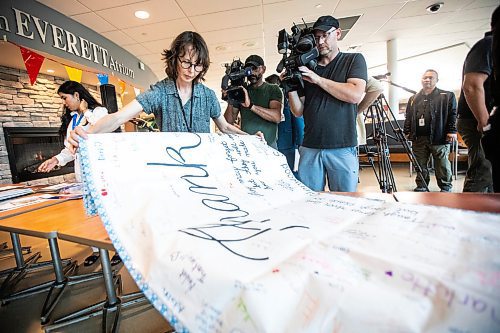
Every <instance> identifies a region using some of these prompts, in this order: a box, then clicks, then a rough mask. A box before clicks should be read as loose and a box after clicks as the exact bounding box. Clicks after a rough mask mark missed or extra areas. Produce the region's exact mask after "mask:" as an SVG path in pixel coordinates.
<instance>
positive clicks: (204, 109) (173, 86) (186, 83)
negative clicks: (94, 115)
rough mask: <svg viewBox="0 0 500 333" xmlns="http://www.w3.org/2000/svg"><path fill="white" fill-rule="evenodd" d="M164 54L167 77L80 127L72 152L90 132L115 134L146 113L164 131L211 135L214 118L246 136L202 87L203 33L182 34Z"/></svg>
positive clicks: (206, 63) (223, 128)
mask: <svg viewBox="0 0 500 333" xmlns="http://www.w3.org/2000/svg"><path fill="white" fill-rule="evenodd" d="M162 55H163V60H164V61H165V73H166V74H167V78H165V79H163V80H161V81H159V82H157V83H156V84H154V85H152V86H151V87H150V89H149V90H147V91H145V92H144V93H142V94H140V95H139V96H137V97H136V98H135V99H134V100H133V101H132V102H130V103H128V104H127V105H126V106H125V107H123V108H122V109H121V110H120V111H118V112H115V113H112V114H109V115H107V116H105V117H104V118H102V119H101V120H100V121H98V122H97V123H96V124H94V125H93V126H91V127H90V128H88V129H87V130H85V129H84V128H82V127H77V128H76V129H75V130H74V131H72V132H71V136H70V138H69V142H70V143H71V145H72V149H73V150H74V149H76V148H77V147H78V142H79V140H80V139H81V138H84V139H85V138H86V137H87V133H109V132H112V131H113V130H114V129H116V128H118V127H119V126H120V125H122V124H123V123H125V122H127V121H129V120H130V119H132V118H135V117H137V116H138V115H139V114H140V113H141V112H142V111H143V110H144V112H146V113H147V114H151V113H153V114H154V115H155V118H156V119H158V120H157V124H158V126H159V128H160V131H162V132H191V133H210V119H213V121H214V122H215V124H216V125H217V127H218V128H219V130H220V131H221V132H223V133H229V134H247V133H245V132H243V131H241V130H240V129H238V128H236V127H235V126H233V125H231V124H228V122H227V121H226V119H225V118H224V116H223V115H222V114H221V109H220V105H219V101H218V100H217V97H216V96H215V92H214V91H213V90H211V89H209V88H208V87H206V86H205V85H203V84H202V81H203V80H204V75H205V73H206V72H207V71H208V67H209V65H210V57H209V53H208V47H207V44H206V43H205V40H204V39H203V37H201V35H200V34H198V33H196V32H193V31H184V32H182V33H181V34H179V35H178V36H177V37H176V38H175V39H174V40H173V41H172V44H171V46H170V49H169V50H164V51H163V53H162ZM257 135H259V133H257Z"/></svg>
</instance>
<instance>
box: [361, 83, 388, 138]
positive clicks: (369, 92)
mask: <svg viewBox="0 0 500 333" xmlns="http://www.w3.org/2000/svg"><path fill="white" fill-rule="evenodd" d="M383 91H384V87H383V86H382V84H381V83H380V81H378V80H376V79H374V78H373V77H371V76H370V77H368V81H367V82H366V88H365V96H364V97H363V99H362V100H361V102H359V104H358V115H357V117H356V133H357V137H358V146H362V145H366V127H365V114H366V111H367V110H368V108H369V107H370V105H372V104H373V102H375V100H376V99H377V97H378V96H379V95H380V94H381V93H382V92H383Z"/></svg>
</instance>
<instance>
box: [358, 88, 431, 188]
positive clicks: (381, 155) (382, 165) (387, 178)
mask: <svg viewBox="0 0 500 333" xmlns="http://www.w3.org/2000/svg"><path fill="white" fill-rule="evenodd" d="M389 115H390V117H389ZM366 117H370V118H371V119H372V130H373V131H372V137H373V141H374V142H375V145H376V147H377V152H376V153H373V152H369V151H368V148H366V154H367V158H368V162H369V163H370V165H371V167H372V168H373V171H374V173H375V177H376V178H377V182H378V183H379V185H380V189H381V190H382V193H392V192H397V188H396V182H395V180H394V174H393V172H392V166H391V160H390V151H389V146H388V143H387V138H388V137H390V138H391V139H393V140H395V141H397V142H399V143H401V144H402V146H403V148H404V150H405V153H406V154H407V155H408V158H409V159H410V162H411V163H412V164H413V165H414V166H415V170H416V173H417V177H419V179H420V180H421V181H422V183H423V184H424V185H425V189H426V190H427V192H429V188H428V187H427V183H426V182H425V179H424V176H423V174H422V168H421V167H420V165H419V164H418V161H417V158H416V157H415V154H413V151H412V150H411V147H410V144H409V142H408V140H407V139H406V137H405V136H404V133H403V130H402V129H401V126H399V124H398V122H397V119H396V117H395V116H394V113H393V112H392V110H391V108H390V107H389V103H387V100H386V98H385V96H384V94H380V95H379V96H378V97H377V99H376V100H375V102H373V104H372V105H370V107H369V108H368V111H367V114H366ZM391 120H394V121H391ZM386 122H387V123H389V125H390V126H391V128H392V132H393V133H394V135H395V137H393V136H391V135H389V134H387V130H386V127H385V123H386ZM374 157H377V159H378V170H377V168H375V163H374Z"/></svg>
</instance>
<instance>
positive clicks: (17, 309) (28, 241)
mask: <svg viewBox="0 0 500 333" xmlns="http://www.w3.org/2000/svg"><path fill="white" fill-rule="evenodd" d="M393 174H394V178H395V181H396V186H397V190H398V191H411V190H412V189H413V188H414V187H415V182H414V178H415V174H413V176H412V177H410V175H409V168H408V164H395V165H393ZM463 178H464V176H463V174H462V175H460V176H459V177H458V180H454V181H453V191H454V192H460V191H461V189H462V185H463ZM430 190H431V191H438V190H439V188H438V187H437V185H436V180H435V178H434V175H431V185H430ZM358 191H361V192H381V191H380V186H379V184H378V182H377V179H376V177H375V174H374V171H373V170H372V168H371V167H363V168H362V169H361V171H360V183H359V186H358ZM4 241H7V242H9V244H10V237H9V234H7V233H4V232H0V243H1V242H4ZM21 242H22V244H23V245H31V246H32V249H33V251H41V252H42V256H43V257H42V260H48V259H49V258H50V252H49V249H48V243H47V241H46V240H42V239H39V238H32V237H23V236H21ZM59 246H60V252H61V254H62V255H63V256H65V257H72V258H74V259H77V260H78V261H79V262H83V260H84V258H85V257H86V256H87V255H89V254H90V251H91V250H90V249H89V248H88V247H86V246H81V245H77V244H74V243H69V242H64V241H59ZM13 264H14V260H13V258H12V257H10V258H3V259H2V258H0V270H3V269H6V268H8V267H11V266H12V265H13ZM93 268H94V269H98V268H100V267H99V265H98V264H96V265H94V266H93ZM50 271H51V270H47V271H46V273H42V274H37V275H36V276H33V277H31V276H30V279H26V283H28V284H30V285H32V284H34V283H39V282H41V281H46V280H48V279H51V278H52V274H50V273H49V272H50ZM85 272H86V270H85V268H84V267H82V268H81V270H80V273H85ZM120 274H121V275H122V277H123V281H124V293H128V292H132V291H135V290H137V286H136V285H135V283H134V282H133V280H132V279H131V277H130V276H129V275H128V273H127V271H126V269H123V268H122V269H121V270H120ZM26 283H25V284H26ZM19 287H20V288H22V287H23V284H20V285H19ZM45 296H46V293H42V294H39V295H37V296H34V297H29V298H25V299H21V300H16V301H12V302H10V303H9V304H7V305H5V306H2V307H0V331H1V332H16V333H23V332H30V333H31V332H35V333H38V332H42V331H43V330H42V327H41V325H40V311H41V308H42V306H43V301H44V299H45ZM103 298H104V285H103V281H102V280H101V279H98V280H95V281H93V282H90V283H88V284H84V285H82V286H76V287H70V289H69V292H66V293H65V294H64V296H63V298H62V300H61V302H60V304H59V306H58V307H57V308H56V310H55V312H54V316H53V317H56V318H57V317H59V316H61V315H63V314H66V313H69V312H72V311H74V310H76V309H79V308H82V307H84V306H87V305H90V304H93V303H96V302H98V301H101V300H102V299H103ZM141 309H142V308H138V309H137V310H136V311H134V310H132V309H131V311H130V310H129V311H127V312H125V314H124V315H123V318H122V321H121V324H120V332H141V333H142V332H167V331H169V330H170V327H169V326H168V323H167V322H166V321H165V320H164V319H163V318H162V317H161V316H160V315H159V314H158V313H157V312H156V311H155V310H153V309H152V308H150V309H149V310H148V311H141ZM100 324H101V321H100V317H96V318H92V319H90V320H88V321H86V322H84V323H80V324H77V325H73V326H71V327H69V328H66V329H65V330H60V331H58V332H85V333H87V332H100Z"/></svg>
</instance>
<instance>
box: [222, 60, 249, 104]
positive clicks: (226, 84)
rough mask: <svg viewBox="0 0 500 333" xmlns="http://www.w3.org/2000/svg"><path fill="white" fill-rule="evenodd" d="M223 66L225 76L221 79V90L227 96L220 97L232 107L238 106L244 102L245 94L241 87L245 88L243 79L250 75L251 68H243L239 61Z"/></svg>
mask: <svg viewBox="0 0 500 333" xmlns="http://www.w3.org/2000/svg"><path fill="white" fill-rule="evenodd" d="M224 66H226V75H224V76H223V77H222V83H221V88H222V89H223V90H225V91H226V92H227V94H226V95H225V96H222V99H223V100H224V101H227V102H228V103H229V104H231V105H233V106H239V105H240V104H241V103H243V102H245V92H244V91H243V89H242V88H241V87H246V86H247V84H246V82H245V79H246V78H247V77H248V76H250V75H252V68H250V67H247V68H245V66H244V64H243V63H242V62H241V61H240V59H236V60H233V62H232V63H231V64H225V65H224Z"/></svg>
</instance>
